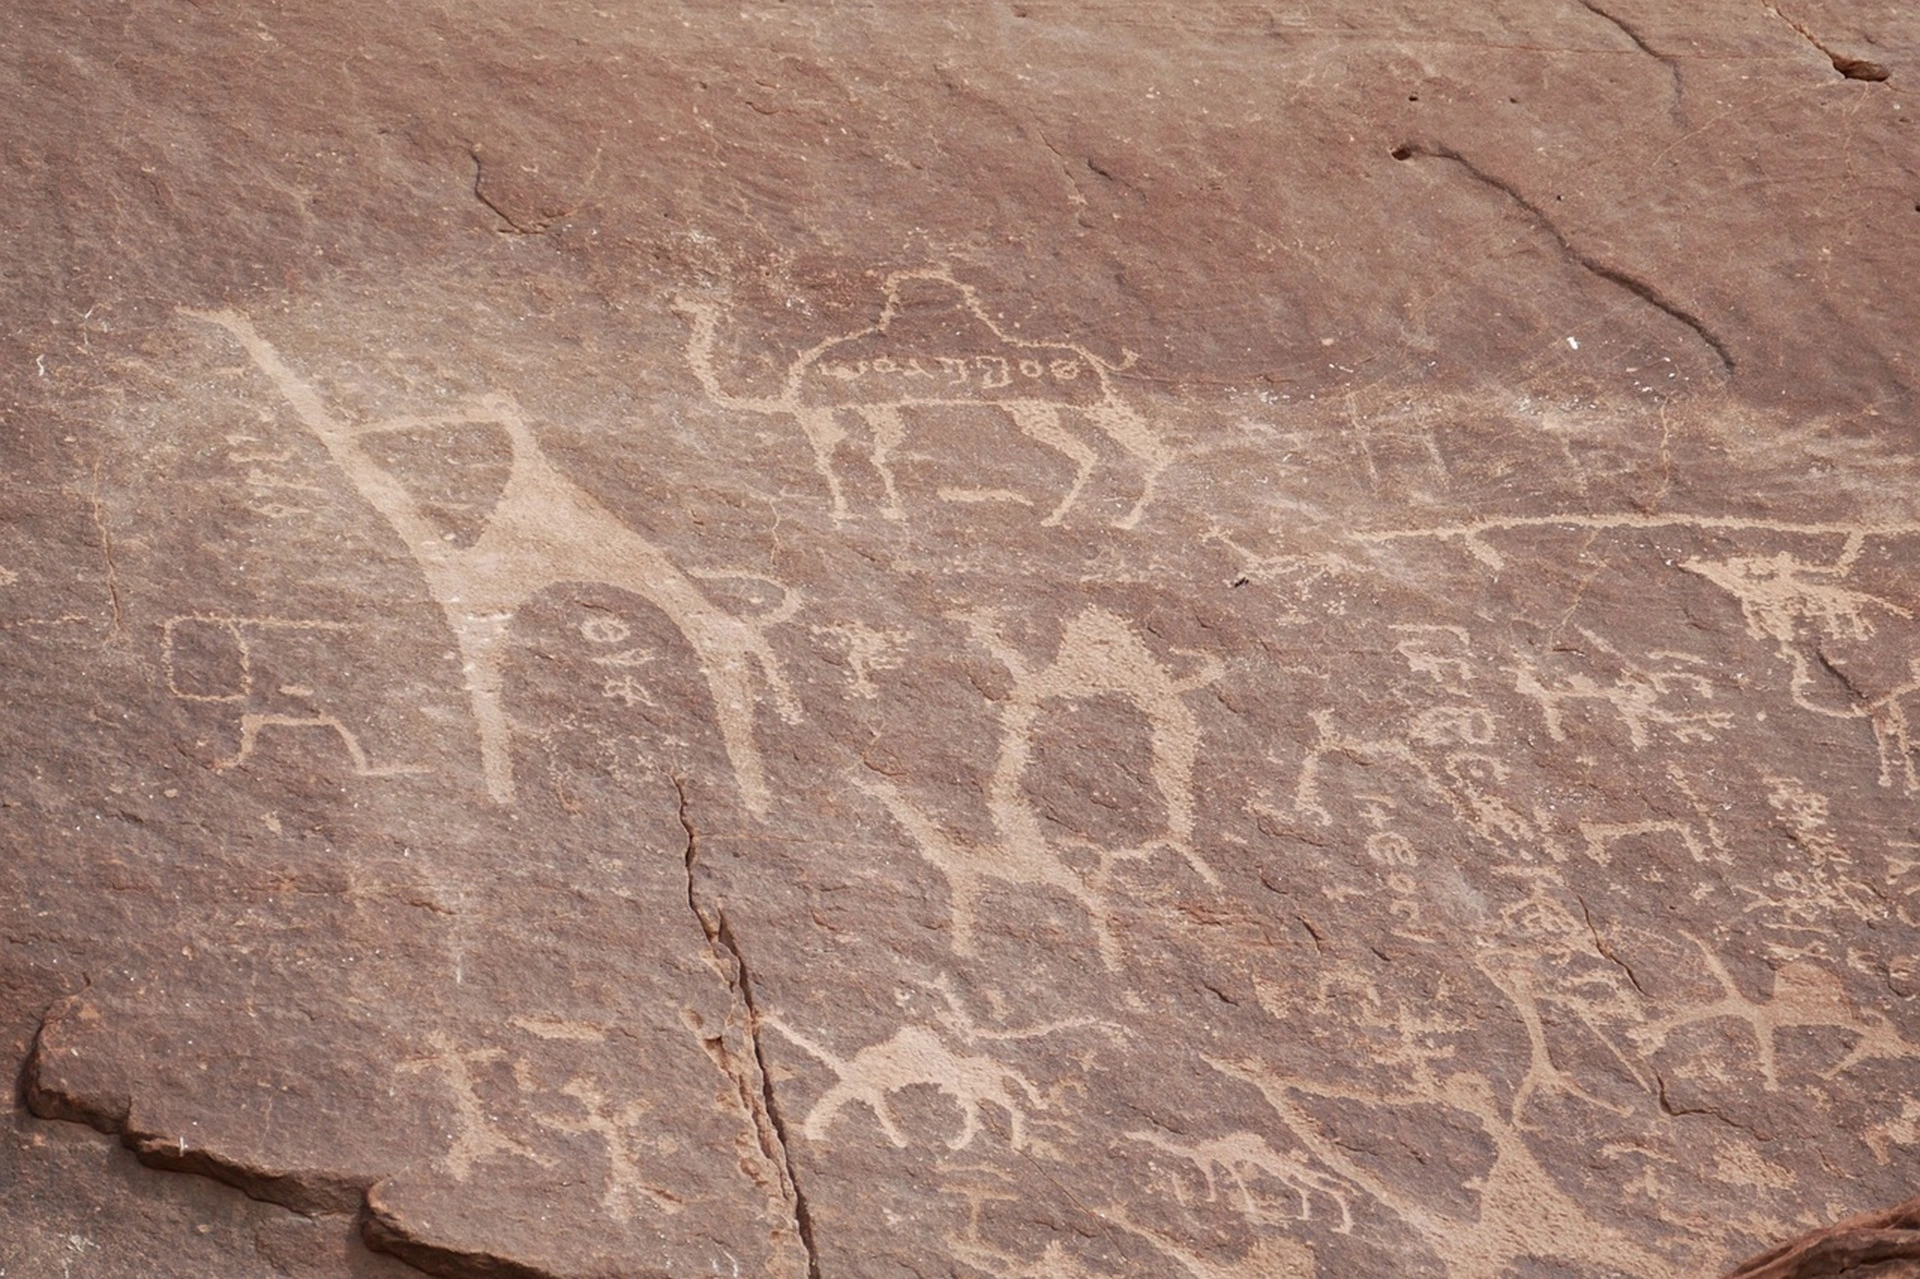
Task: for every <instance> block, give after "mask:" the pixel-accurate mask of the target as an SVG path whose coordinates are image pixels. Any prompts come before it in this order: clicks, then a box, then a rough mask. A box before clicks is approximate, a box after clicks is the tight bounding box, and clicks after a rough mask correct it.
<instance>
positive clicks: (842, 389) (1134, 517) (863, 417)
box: [673, 270, 1172, 528]
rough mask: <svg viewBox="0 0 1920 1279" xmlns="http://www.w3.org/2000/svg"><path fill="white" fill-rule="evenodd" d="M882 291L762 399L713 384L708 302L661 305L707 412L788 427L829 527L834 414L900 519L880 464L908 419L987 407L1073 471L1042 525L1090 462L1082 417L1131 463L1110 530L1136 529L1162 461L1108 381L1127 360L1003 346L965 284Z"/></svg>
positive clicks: (913, 275)
mask: <svg viewBox="0 0 1920 1279" xmlns="http://www.w3.org/2000/svg"><path fill="white" fill-rule="evenodd" d="M884 287H885V293H886V300H885V303H884V304H883V306H882V307H881V311H880V318H879V319H878V320H877V321H875V322H874V323H873V324H872V325H869V326H868V327H866V328H863V329H858V330H855V331H854V332H852V333H848V334H845V335H843V336H840V337H836V338H829V339H828V340H826V341H824V342H821V343H819V344H817V345H815V346H812V347H809V348H808V349H807V350H805V351H802V352H801V353H800V354H799V355H798V356H797V357H796V358H795V359H794V361H793V362H792V363H791V364H789V365H788V366H787V370H786V374H785V377H784V379H783V380H782V383H781V387H780V391H779V393H778V394H776V395H770V396H753V395H735V394H732V393H730V392H728V391H726V390H724V389H723V388H722V387H721V385H720V378H719V374H718V373H717V372H716V371H715V368H714V359H713V354H714V338H715V334H716V332H717V330H718V327H719V322H720V309H719V308H718V307H717V306H716V305H715V304H714V303H712V302H709V301H704V300H701V299H698V298H689V297H679V298H675V299H674V303H673V305H674V308H675V309H676V310H678V311H679V312H680V313H681V314H683V315H685V316H686V317H687V318H688V319H689V320H690V321H691V322H692V326H693V327H692V332H691V334H690V335H689V337H688V340H687V363H688V364H689V365H690V366H691V367H692V370H693V374H694V376H695V377H696V378H698V379H699V381H700V385H701V387H702V389H703V390H705V391H706V393H707V396H708V397H709V398H710V399H712V400H713V402H714V403H716V404H719V405H722V406H724V407H726V408H730V409H742V410H745V411H747V412H750V413H767V414H780V415H785V416H788V417H791V418H793V419H794V421H796V422H797V423H799V426H800V430H801V432H802V433H803V434H804V435H805V436H806V439H807V443H808V444H809V445H810V446H811V448H812V450H813V459H814V469H815V470H817V471H818V472H819V474H820V478H821V479H822V480H823V481H825V483H826V486H827V493H828V497H829V498H830V500H831V502H832V510H833V516H834V518H835V519H836V520H838V519H844V518H846V516H847V515H848V508H847V500H846V496H845V494H844V493H843V492H842V491H841V486H840V474H839V471H838V469H837V467H836V462H835V454H836V452H837V450H838V449H839V447H840V445H841V444H842V443H843V442H845V440H846V439H847V429H846V427H845V426H844V425H843V424H842V423H843V421H844V420H845V419H846V417H848V416H851V417H852V418H854V419H856V420H858V421H859V422H861V423H862V424H863V425H864V426H865V427H866V429H867V432H868V436H869V438H870V440H871V445H870V447H869V450H868V458H869V460H870V461H871V463H872V465H873V468H874V470H875V471H876V472H878V474H879V476H880V482H881V484H882V485H883V486H884V487H885V491H886V504H885V507H884V508H883V513H884V514H885V515H886V516H887V517H888V518H889V519H900V518H903V516H904V514H905V510H904V508H903V507H902V505H901V502H900V494H899V491H898V489H897V488H896V486H895V481H894V474H893V469H892V466H891V465H890V461H891V458H892V456H893V454H894V451H895V450H897V449H898V448H899V447H900V446H901V445H902V444H903V443H904V442H905V440H906V437H907V433H908V431H909V430H910V429H911V421H910V419H911V416H912V414H913V413H914V412H915V411H916V410H923V409H929V408H951V407H988V408H995V409H998V410H1000V411H1002V412H1004V413H1005V414H1006V415H1007V416H1008V417H1009V418H1010V419H1011V420H1012V422H1013V424H1014V426H1015V427H1016V428H1017V429H1018V430H1019V431H1020V432H1021V433H1022V434H1024V435H1026V436H1027V437H1028V438H1030V439H1032V440H1035V441H1037V442H1038V443H1040V444H1043V445H1045V446H1046V447H1048V448H1050V449H1052V450H1054V451H1055V452H1057V453H1060V454H1061V455H1063V456H1065V457H1066V458H1068V459H1069V460H1070V461H1072V463H1073V464H1074V478H1073V483H1072V485H1071V486H1070V487H1069V488H1068V490H1067V493H1066V495H1065V496H1064V497H1062V498H1061V499H1060V502H1059V504H1058V505H1057V506H1055V507H1054V508H1053V510H1052V511H1051V512H1049V513H1048V515H1047V516H1046V518H1045V519H1044V520H1042V521H1041V522H1042V523H1043V524H1046V525H1056V524H1059V523H1060V522H1061V520H1063V519H1064V518H1065V517H1066V514H1067V512H1068V511H1069V510H1070V509H1072V507H1073V504H1074V502H1075V500H1077V499H1078V498H1079V496H1080V491H1081V489H1082V488H1084V487H1085V485H1086V483H1087V480H1088V478H1089V477H1090V476H1091V475H1092V474H1093V470H1094V468H1095V466H1097V465H1098V463H1099V455H1098V454H1097V453H1096V452H1095V451H1094V449H1093V447H1092V446H1091V445H1089V444H1088V443H1087V442H1086V441H1085V440H1083V439H1081V438H1080V437H1079V436H1078V435H1076V434H1075V433H1074V432H1073V431H1072V430H1070V429H1069V428H1068V426H1067V425H1066V423H1067V420H1068V416H1069V414H1077V415H1078V416H1079V417H1081V418H1083V419H1084V420H1085V421H1086V422H1087V423H1088V424H1089V425H1091V426H1092V427H1093V428H1094V429H1095V430H1097V431H1099V432H1100V433H1101V434H1103V435H1105V436H1106V437H1107V438H1108V439H1109V440H1111V441H1112V442H1113V443H1114V444H1115V445H1117V446H1119V448H1120V449H1121V450H1122V451H1124V452H1126V453H1127V454H1128V455H1130V456H1131V457H1132V458H1133V459H1134V460H1135V461H1136V462H1138V463H1139V464H1140V467H1141V470H1142V473H1143V475H1142V480H1141V489H1140V496H1139V498H1138V499H1137V500H1136V501H1135V502H1134V504H1133V507H1132V509H1131V510H1129V511H1128V512H1127V514H1126V515H1124V516H1122V517H1121V518H1120V519H1118V520H1116V521H1115V525H1116V526H1117V527H1120V528H1132V527H1133V526H1134V525H1136V524H1137V523H1139V521H1140V517H1141V515H1142V514H1143V513H1144V512H1145V510H1146V507H1147V503H1148V502H1149V501H1151V500H1152V497H1153V490H1154V485H1155V483H1156V482H1157V480H1158V479H1159V476H1160V473H1161V472H1162V471H1164V470H1165V469H1166V467H1167V465H1168V464H1169V463H1170V462H1171V461H1172V453H1171V451H1170V450H1169V449H1168V447H1167V445H1166V443H1165V442H1164V441H1163V440H1162V439H1161V438H1160V436H1159V434H1158V433H1157V432H1155V431H1154V430H1153V428H1152V427H1151V426H1149V425H1148V424H1147V422H1146V420H1145V419H1144V418H1142V417H1141V416H1140V414H1139V413H1138V412H1136V411H1135V410H1134V408H1133V407H1132V406H1131V405H1130V404H1128V403H1127V401H1126V400H1125V399H1124V398H1123V397H1122V396H1121V395H1120V393H1119V390H1118V389H1117V388H1116V387H1115V386H1114V384H1113V377H1112V375H1113V374H1114V373H1115V372H1117V371H1119V370H1120V369H1124V368H1126V367H1127V366H1128V365H1129V364H1130V363H1132V356H1131V355H1129V356H1128V357H1127V358H1126V359H1124V360H1122V361H1121V362H1120V363H1118V364H1111V363H1108V362H1107V361H1105V360H1102V359H1101V358H1100V357H1099V356H1097V355H1095V354H1093V352H1091V351H1089V350H1087V349H1086V348H1085V347H1083V346H1078V345H1076V344H1073V343H1069V342H1030V341H1027V340H1025V339H1022V338H1016V337H1013V336H1011V335H1009V334H1008V333H1007V332H1006V331H1005V330H1003V329H1001V328H1000V326H999V325H997V324H996V323H994V321H993V320H992V318H991V317H989V316H988V314H987V311H986V308H985V307H984V306H983V305H982V304H981V301H980V297H979V295H978V294H977V293H976V292H975V291H974V289H973V288H972V287H971V286H970V285H965V284H962V283H960V282H959V281H957V280H955V279H954V278H953V277H952V276H951V275H949V274H947V273H946V272H945V271H944V270H920V271H896V272H894V273H893V274H892V275H889V276H888V277H887V278H886V283H885V286H884Z"/></svg>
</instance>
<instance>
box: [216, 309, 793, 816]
mask: <svg viewBox="0 0 1920 1279" xmlns="http://www.w3.org/2000/svg"><path fill="white" fill-rule="evenodd" d="M185 314H188V315H191V316H192V317H193V318H195V319H198V320H201V321H203V322H205V323H208V324H211V325H214V326H215V327H217V328H220V329H222V330H224V331H225V332H226V333H227V334H229V335H230V336H231V337H232V338H233V339H234V341H235V342H237V343H238V344H239V345H240V347H241V348H242V349H243V350H245V351H246V353H247V355H248V356H249V357H250V358H251V359H252V361H253V364H254V367H255V368H257V369H258V370H259V371H260V373H261V374H263V375H264V376H265V377H266V378H267V380H268V381H270V382H271V383H272V384H273V385H274V388H275V389H276V390H277V391H279V393H280V395H281V397H282V398H283V399H284V400H285V401H286V402H287V405H288V406H289V407H290V408H291V409H292V410H293V412H294V415H295V416H296V417H297V418H298V419H299V420H300V423H301V425H302V426H304V427H305V428H306V429H307V430H308V431H309V432H310V433H311V434H312V435H313V436H314V438H315V439H317V440H319V441H320V443H321V444H322V445H323V446H324V447H325V448H326V451H327V454H328V456H329V457H331V458H332V460H333V462H334V464H335V465H336V466H338V467H339V468H340V471H341V473H342V474H343V475H345V476H346V478H347V479H348V480H350V481H351V482H352V484H353V486H354V488H355V489H356V490H357V491H358V492H359V494H360V496H361V497H363V498H364V499H366V501H367V502H368V503H369V504H370V505H371V506H372V507H373V508H374V509H375V510H377V511H379V512H380V514H381V516H383V517H384V518H385V519H386V521H387V523H388V525H389V526H390V527H391V528H392V529H393V531H394V533H395V534H396V535H397V536H398V537H399V538H400V540H401V541H402V542H403V543H404V544H405V546H406V548H407V551H408V553H409V554H411V555H412V556H413V559H414V562H415V563H416V564H418V565H419V567H420V571H421V573H422V575H423V576H424V577H425V578H426V583H427V589H428V591H429V592H430V593H431V594H432V596H433V599H434V601H435V602H436V603H438V604H439V605H440V607H441V610H442V612H444V614H445V615H446V619H447V625H448V626H449V627H450V628H451V629H452V631H453V634H454V638H455V640H456V642H457V643H458V645H459V648H460V656H461V659H462V664H463V670H464V674H465V677H466V685H467V695H468V699H469V702H470V705H471V709H472V714H473V720H474V724H475V726H476V728H477V730H478V733H479V738H480V757H481V765H482V769H483V772H484V774H485V777H486V784H487V791H488V793H489V794H490V795H491V796H492V797H493V799H494V800H495V801H496V802H498V803H501V804H508V803H511V802H512V801H513V797H514V787H513V762H512V753H511V749H510V747H511V735H512V729H511V724H510V722H509V719H508V715H507V710H506V702H505V698H504V689H503V683H504V678H505V668H506V658H507V644H506V641H507V635H508V631H509V628H510V627H511V625H512V622H513V619H514V616H515V614H516V613H517V612H518V611H519V609H520V608H521V607H522V606H523V605H525V604H526V602H527V601H528V600H530V599H532V598H533V597H534V596H535V595H538V594H539V593H540V592H542V591H544V590H547V589H549V588H551V587H554V586H557V585H560V584H561V583H564V582H596V583H600V584H603V585H606V586H612V587H615V588H617V589H620V590H625V591H631V592H632V593H634V594H635V595H638V596H640V597H641V598H642V599H645V600H647V601H648V602H649V603H651V604H653V605H654V606H655V607H657V608H659V609H660V610H661V611H662V612H664V613H665V614H666V615H667V616H668V617H669V618H671V619H672V621H673V623H674V625H675V626H677V627H678V628H679V630H680V633H681V634H682V635H683V636H684V637H685V638H686V640H687V643H688V644H689V645H691V646H692V648H693V650H694V652H695V653H696V654H697V655H698V657H699V661H700V667H701V672H702V674H703V675H704V676H705V677H706V681H707V687H708V690H709V691H710V693H711V694H712V697H713V704H714V713H715V715H716V717H717V718H718V720H719V726H720V734H721V737H722V739H723V742H724V744H725V747H726V751H727V757H728V759H729V761H730V762H731V764H732V766H733V771H734V774H735V777H736V779H737V782H738V784H739V787H740V792H741V795H742V797H743V798H744V800H745V801H746V804H747V807H748V808H749V809H750V810H751V811H752V812H754V813H755V814H756V815H761V814H764V813H765V812H766V810H767V807H768V803H769V793H768V789H767V781H766V772H765V768H764V766H763V764H762V761H761V755H760V748H759V744H758V742H757V741H756V740H755V724H756V720H757V716H758V702H759V697H758V691H759V689H758V687H757V686H756V681H755V678H754V677H755V674H756V673H757V674H758V677H759V678H758V684H759V685H764V686H765V688H766V689H767V691H768V692H769V693H770V694H771V695H772V698H773V701H774V704H775V706H776V707H777V709H778V710H779V712H780V714H781V716H782V717H783V718H784V719H786V720H787V721H788V722H794V721H796V720H798V719H799V718H800V708H799V703H798V702H797V701H796V700H795V698H794V696H793V694H792V692H791V690H790V689H789V688H788V686H787V683H786V679H785V677H784V675H783V673H782V671H781V666H780V660H779V658H778V657H777V656H776V655H775V654H774V651H773V649H772V647H771V646H770V645H769V644H768V642H767V640H766V637H765V635H764V634H762V633H761V631H762V629H763V626H756V625H755V624H754V623H752V622H749V621H746V620H743V619H741V618H739V617H736V616H734V615H732V614H730V613H727V612H725V611H723V610H722V609H720V608H718V607H717V606H715V605H714V604H713V603H712V602H711V601H709V600H708V598H707V597H706V595H705V594H704V593H703V592H702V591H701V590H700V588H699V586H698V585H697V584H696V583H695V582H694V580H693V578H692V577H691V576H689V575H688V574H687V573H686V572H685V571H683V570H682V569H681V568H680V566H679V565H677V564H675V563H674V562H673V561H672V560H671V559H670V558H668V556H667V554H666V552H664V551H663V550H661V549H660V547H658V546H656V545H654V544H653V543H652V542H650V541H648V540H647V539H646V538H643V537H641V536H640V535H639V534H638V533H635V532H634V531H633V530H632V529H630V528H628V527H627V526H626V525H625V524H624V523H622V522H621V521H620V519H619V517H617V516H615V515H614V514H613V513H612V512H610V511H608V510H607V509H606V508H605V507H604V506H601V505H600V503H599V502H597V501H595V500H594V498H593V497H592V496H591V495H590V494H588V493H587V492H586V491H585V490H584V489H582V488H580V487H579V486H578V485H577V484H575V483H574V482H573V481H572V480H570V479H568V478H567V476H566V475H565V474H564V473H562V472H561V471H560V469H559V468H558V467H556V466H554V464H553V463H552V462H550V461H548V460H547V457H546V455H545V454H544V453H543V452H542V451H541V448H540V442H539V440H538V439H536V438H535V437H534V434H533V431H532V429H531V428H530V427H529V426H528V425H527V423H526V421H525V419H524V418H523V417H522V416H521V414H520V410H519V408H518V406H516V405H515V404H514V403H513V401H512V400H510V399H508V398H507V397H505V396H502V395H489V396H485V397H482V398H480V399H478V400H477V401H474V402H472V403H469V404H468V405H467V406H465V407H463V408H461V409H458V410H457V411H455V412H453V413H448V414H439V415H434V416H427V417H411V416H403V417H393V418H387V419H384V420H380V421H374V422H362V423H356V422H349V421H347V420H345V419H343V418H341V417H339V416H337V415H336V414H335V413H334V412H333V411H332V410H330V409H329V408H328V407H327V405H326V402H325V401H324V400H323V399H322V398H321V396H320V394H319V392H318V391H317V390H315V389H314V387H313V386H312V385H311V384H309V383H308V382H307V381H306V380H305V379H303V378H302V377H300V376H299V375H298V374H297V373H295V372H294V371H293V370H292V369H291V368H290V367H288V365H287V363H286V361H285V360H283V359H282V358H281V357H280V353H279V352H278V351H277V350H276V349H275V348H274V347H273V345H272V344H271V343H269V342H268V341H267V340H266V339H265V338H264V337H262V336H261V335H260V333H259V332H258V331H257V330H256V329H255V328H254V326H253V322H252V321H251V320H249V319H248V318H247V317H246V316H244V315H241V314H239V313H238V312H235V311H188V312H185ZM474 424H479V425H487V426H493V427H497V428H498V429H500V430H502V431H504V432H505V434H506V438H507V442H508V444H509V446H510V449H511V458H512V465H511V470H510V472H509V474H508V476H507V480H506V484H505V486H504V487H503V488H502V489H501V491H500V494H499V497H498V498H497V499H496V500H495V502H494V504H493V506H492V509H491V510H490V511H489V512H488V513H487V515H486V517H485V521H484V524H483V525H482V528H481V532H480V534H479V536H478V537H477V538H476V539H475V540H474V541H473V542H472V543H471V544H470V545H459V544H456V543H454V542H451V541H448V540H445V539H444V538H443V537H442V536H441V534H440V533H439V532H438V531H437V530H436V529H435V527H434V526H433V524H432V523H431V522H430V521H429V520H428V519H427V517H426V515H425V514H424V513H423V511H422V509H421V507H420V505H419V504H418V503H417V502H416V500H415V499H414V497H413V495H412V494H410V493H409V492H408V491H407V488H406V486H405V485H404V484H403V483H402V482H401V481H400V478H399V477H398V476H396V475H394V474H393V473H392V472H391V471H390V470H388V469H387V468H386V467H385V466H383V465H382V464H381V463H380V462H379V460H378V459H376V458H375V457H374V456H373V454H372V453H371V452H369V451H368V450H367V449H366V448H365V447H363V446H362V444H361V441H362V440H363V439H365V438H366V437H368V436H373V435H378V434H383V433H388V432H400V431H414V430H422V429H427V428H432V427H435V426H446V425H474Z"/></svg>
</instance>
